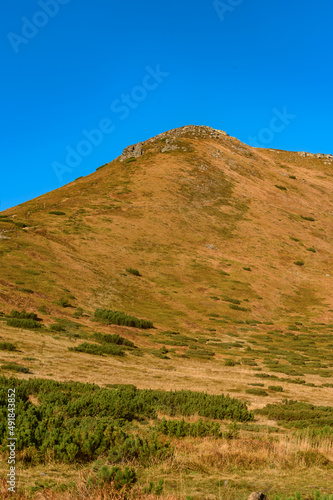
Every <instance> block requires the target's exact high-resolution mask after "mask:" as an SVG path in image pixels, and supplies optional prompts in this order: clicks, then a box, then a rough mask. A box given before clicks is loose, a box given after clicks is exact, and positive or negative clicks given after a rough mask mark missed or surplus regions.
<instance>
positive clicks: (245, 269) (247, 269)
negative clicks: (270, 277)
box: [243, 267, 252, 271]
mask: <svg viewBox="0 0 333 500" xmlns="http://www.w3.org/2000/svg"><path fill="white" fill-rule="evenodd" d="M243 269H244V271H252V269H251V268H250V267H243Z"/></svg>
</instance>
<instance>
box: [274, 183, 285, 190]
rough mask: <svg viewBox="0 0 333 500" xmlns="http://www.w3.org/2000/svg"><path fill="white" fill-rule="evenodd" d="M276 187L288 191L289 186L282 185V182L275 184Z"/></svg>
mask: <svg viewBox="0 0 333 500" xmlns="http://www.w3.org/2000/svg"><path fill="white" fill-rule="evenodd" d="M275 187H276V188H278V189H281V191H287V188H286V187H285V186H281V185H280V184H275Z"/></svg>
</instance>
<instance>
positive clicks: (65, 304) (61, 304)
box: [55, 297, 73, 307]
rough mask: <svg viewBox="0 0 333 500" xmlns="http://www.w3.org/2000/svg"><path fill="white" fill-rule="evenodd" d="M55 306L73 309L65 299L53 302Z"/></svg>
mask: <svg viewBox="0 0 333 500" xmlns="http://www.w3.org/2000/svg"><path fill="white" fill-rule="evenodd" d="M55 304H57V305H58V306H61V307H73V306H72V305H71V303H70V302H69V300H68V298H67V297H61V298H60V299H59V300H56V301H55Z"/></svg>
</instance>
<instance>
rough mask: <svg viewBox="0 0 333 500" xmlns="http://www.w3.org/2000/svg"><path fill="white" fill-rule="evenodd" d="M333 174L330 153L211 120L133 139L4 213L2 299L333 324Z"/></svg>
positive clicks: (5, 305)
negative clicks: (229, 130) (241, 132)
mask: <svg viewBox="0 0 333 500" xmlns="http://www.w3.org/2000/svg"><path fill="white" fill-rule="evenodd" d="M332 175H333V156H331V155H314V154H310V153H304V152H301V153H297V152H287V151H281V150H273V149H261V148H252V147H250V146H247V145H245V144H243V143H241V142H240V141H239V140H237V139H235V138H233V137H230V136H229V135H228V134H226V133H225V132H222V131H219V130H214V129H212V128H210V127H206V126H186V127H182V128H178V129H175V130H170V131H168V132H165V133H163V134H160V135H158V136H156V137H154V138H152V139H149V140H147V141H145V142H142V143H139V144H138V145H135V146H130V147H129V148H126V149H125V150H124V153H123V154H122V155H121V156H120V157H118V158H116V159H115V160H113V161H112V162H110V163H107V164H106V165H103V166H102V167H99V168H98V169H97V170H96V172H94V173H92V174H91V175H88V176H87V177H84V178H79V179H77V180H75V181H74V182H71V183H70V184H68V185H66V186H64V187H61V188H59V189H57V190H55V191H52V192H50V193H47V194H45V195H43V196H40V197H38V198H36V199H33V200H31V201H29V202H26V203H23V204H21V205H19V206H17V207H14V208H11V209H8V210H6V211H5V212H2V213H1V218H0V238H1V241H0V248H1V251H0V255H1V269H2V272H1V279H0V309H2V310H3V311H5V312H8V311H9V310H10V309H12V308H17V309H22V308H26V309H29V310H30V309H31V310H37V309H38V308H40V307H43V306H44V307H46V308H47V310H48V311H49V312H50V313H51V314H52V315H53V316H58V315H59V316H66V315H67V314H68V312H71V313H72V312H73V310H71V308H64V307H62V306H61V305H59V304H56V302H59V301H60V302H59V303H61V301H64V300H67V301H68V303H70V304H71V305H72V306H74V307H81V308H83V310H94V309H95V308H97V307H102V308H109V309H116V310H121V311H126V312H127V313H130V314H134V315H137V316H140V317H144V318H147V319H150V320H152V321H153V322H154V324H156V325H157V326H158V327H161V328H176V329H177V328H187V329H188V328H190V329H200V328H202V327H203V326H204V325H205V324H206V323H207V315H208V314H210V313H213V314H219V315H220V316H222V317H224V319H225V321H226V322H228V321H230V322H233V321H234V320H243V321H249V320H250V321H261V322H274V323H277V324H281V325H288V324H289V323H290V322H295V321H296V322H300V323H303V324H308V323H309V322H310V323H311V322H326V323H327V322H330V321H331V320H332V312H333V307H332V305H333V304H332V302H333V299H332V294H331V290H332V276H331V273H332V264H333V257H332V237H333V229H332V215H333V201H332V197H331V187H332ZM128 268H134V269H137V270H138V271H139V273H140V274H141V277H138V276H135V275H132V274H130V273H128V272H126V269H128ZM230 306H236V308H231V307H230Z"/></svg>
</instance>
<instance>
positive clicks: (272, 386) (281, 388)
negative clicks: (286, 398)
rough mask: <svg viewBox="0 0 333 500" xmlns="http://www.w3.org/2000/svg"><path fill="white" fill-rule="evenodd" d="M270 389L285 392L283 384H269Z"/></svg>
mask: <svg viewBox="0 0 333 500" xmlns="http://www.w3.org/2000/svg"><path fill="white" fill-rule="evenodd" d="M268 389H269V390H270V391H275V392H283V387H282V385H269V386H268Z"/></svg>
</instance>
